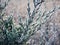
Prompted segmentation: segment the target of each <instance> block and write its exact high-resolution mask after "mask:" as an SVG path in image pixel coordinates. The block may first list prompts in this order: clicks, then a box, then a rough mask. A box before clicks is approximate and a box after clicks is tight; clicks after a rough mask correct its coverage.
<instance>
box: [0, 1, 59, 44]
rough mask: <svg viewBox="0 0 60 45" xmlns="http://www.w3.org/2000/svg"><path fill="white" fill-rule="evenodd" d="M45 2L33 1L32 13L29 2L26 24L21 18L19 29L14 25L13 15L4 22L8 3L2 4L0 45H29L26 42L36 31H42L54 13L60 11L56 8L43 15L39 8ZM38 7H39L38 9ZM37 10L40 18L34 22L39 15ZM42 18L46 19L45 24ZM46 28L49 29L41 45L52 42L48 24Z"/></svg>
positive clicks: (43, 36) (42, 38) (42, 37)
mask: <svg viewBox="0 0 60 45" xmlns="http://www.w3.org/2000/svg"><path fill="white" fill-rule="evenodd" d="M43 2H44V0H37V1H36V0H33V3H34V10H33V12H32V13H31V12H30V3H29V0H28V4H27V6H28V9H27V11H28V17H27V18H26V21H25V23H24V22H23V21H22V18H21V17H20V16H19V19H18V20H19V25H18V26H17V27H16V26H15V25H14V23H13V16H12V15H10V16H9V17H7V19H6V20H3V19H4V13H3V11H4V9H5V7H6V6H7V5H8V3H5V4H2V5H1V6H0V11H1V12H0V45H27V44H26V42H27V41H28V40H29V38H30V37H31V36H32V35H34V33H35V32H36V31H38V30H40V29H41V25H43V24H45V23H46V22H47V21H48V19H49V18H50V17H51V16H52V15H53V12H55V11H56V10H58V9H60V7H54V9H53V10H50V11H48V12H47V11H45V12H44V13H43V15H42V14H41V11H40V10H39V8H40V6H41V4H42V3H43ZM37 6H39V7H38V8H37ZM45 8H46V7H45ZM37 10H38V11H39V14H38V18H37V19H36V20H35V22H34V17H35V15H36V14H37V13H38V12H37ZM41 17H42V18H43V19H44V20H43V22H41ZM46 27H47V28H46V29H45V33H44V34H43V35H42V36H41V37H40V38H41V40H40V45H48V43H47V42H49V41H50V40H49V37H48V33H49V30H48V22H47V25H46Z"/></svg>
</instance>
